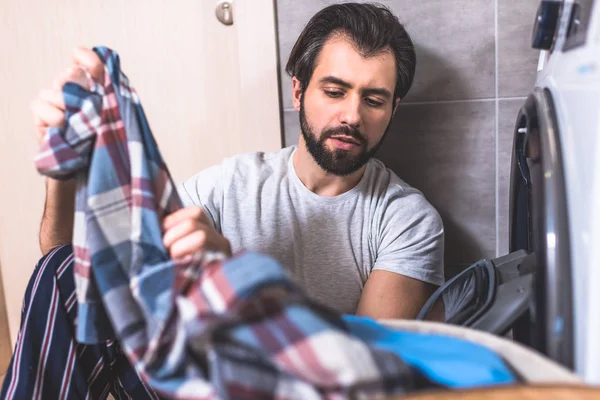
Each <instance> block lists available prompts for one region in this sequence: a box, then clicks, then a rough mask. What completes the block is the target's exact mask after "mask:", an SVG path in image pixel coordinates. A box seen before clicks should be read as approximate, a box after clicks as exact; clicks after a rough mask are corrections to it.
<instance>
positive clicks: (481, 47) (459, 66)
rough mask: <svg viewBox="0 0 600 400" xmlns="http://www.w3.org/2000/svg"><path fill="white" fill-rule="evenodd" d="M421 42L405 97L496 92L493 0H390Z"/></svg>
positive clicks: (421, 98) (468, 96) (455, 97)
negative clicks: (411, 85) (411, 81)
mask: <svg viewBox="0 0 600 400" xmlns="http://www.w3.org/2000/svg"><path fill="white" fill-rule="evenodd" d="M381 3H382V4H385V5H387V6H388V7H390V8H391V9H392V10H393V11H394V13H395V14H396V15H398V17H399V19H400V21H401V22H402V23H403V24H404V25H405V27H406V29H407V31H408V33H409V34H410V35H411V37H412V39H413V42H414V44H415V50H416V53H417V71H416V74H415V80H414V83H413V87H412V88H411V91H410V92H409V94H408V96H407V97H406V99H405V102H413V101H435V100H466V99H480V98H491V97H494V96H495V80H494V68H495V62H494V54H495V46H494V41H495V37H494V1H493V0H427V1H420V2H415V1H414V0H385V1H381Z"/></svg>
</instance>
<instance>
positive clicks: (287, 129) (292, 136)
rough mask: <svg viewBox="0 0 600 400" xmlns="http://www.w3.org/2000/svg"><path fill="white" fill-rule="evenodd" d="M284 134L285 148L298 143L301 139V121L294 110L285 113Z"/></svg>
mask: <svg viewBox="0 0 600 400" xmlns="http://www.w3.org/2000/svg"><path fill="white" fill-rule="evenodd" d="M283 126H284V133H285V135H284V136H283V145H284V146H285V147H287V146H291V145H293V144H297V143H298V138H299V137H300V119H299V115H298V112H297V111H296V110H294V109H291V110H285V111H284V112H283Z"/></svg>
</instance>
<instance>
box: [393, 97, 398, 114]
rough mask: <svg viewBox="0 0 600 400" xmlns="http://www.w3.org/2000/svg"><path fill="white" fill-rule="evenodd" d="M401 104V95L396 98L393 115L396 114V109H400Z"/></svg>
mask: <svg viewBox="0 0 600 400" xmlns="http://www.w3.org/2000/svg"><path fill="white" fill-rule="evenodd" d="M399 106H400V97H398V98H397V99H396V100H395V104H394V111H392V117H394V115H396V111H398V107H399Z"/></svg>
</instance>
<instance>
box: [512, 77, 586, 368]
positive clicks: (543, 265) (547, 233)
mask: <svg viewBox="0 0 600 400" xmlns="http://www.w3.org/2000/svg"><path fill="white" fill-rule="evenodd" d="M559 139H560V137H559V132H558V130H557V123H556V115H555V112H554V105H553V101H552V96H551V94H550V92H549V91H548V90H544V89H541V88H536V90H535V91H534V93H532V94H531V95H530V96H529V97H528V99H527V101H526V102H525V105H524V106H523V107H522V109H521V111H520V112H519V115H518V117H517V123H516V126H515V136H514V144H513V155H512V165H511V186H510V191H511V192H510V212H509V215H510V221H509V225H510V229H509V232H510V251H511V252H514V251H517V250H521V249H523V250H526V251H527V252H528V253H530V256H529V257H527V262H523V263H522V264H521V265H520V273H521V274H529V273H531V274H533V275H534V279H533V282H534V283H533V285H534V296H533V298H532V302H531V306H530V310H529V312H528V313H527V314H526V315H524V316H523V318H521V320H520V321H519V323H518V324H517V325H516V326H515V329H514V338H515V340H517V341H519V342H522V343H524V344H527V345H529V346H532V347H534V348H536V349H538V350H539V351H540V352H542V353H544V354H546V355H547V356H549V357H550V358H552V359H554V360H556V361H558V362H560V363H561V364H563V365H565V366H567V367H569V368H573V364H574V360H573V354H574V347H573V306H572V304H573V298H572V289H571V287H572V285H571V264H570V255H569V248H570V247H569V234H568V220H567V219H568V215H567V206H566V193H565V185H564V174H563V167H562V157H561V151H560V143H559Z"/></svg>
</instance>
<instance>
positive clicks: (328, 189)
mask: <svg viewBox="0 0 600 400" xmlns="http://www.w3.org/2000/svg"><path fill="white" fill-rule="evenodd" d="M292 161H293V165H294V169H295V170H296V175H298V178H300V181H302V183H303V184H304V186H306V188H308V190H310V191H311V192H313V193H315V194H318V195H319V196H326V197H332V196H338V195H340V194H342V193H345V192H347V191H348V190H350V189H352V188H353V187H355V186H356V185H358V183H359V182H360V180H361V178H362V176H363V174H364V173H365V169H366V165H365V166H363V167H361V168H360V169H359V170H358V171H356V172H353V173H352V174H350V175H346V176H337V175H334V174H331V173H328V172H325V171H324V170H323V169H322V168H321V167H320V166H319V164H317V162H316V161H315V159H314V158H313V156H312V155H311V154H310V153H309V152H308V149H307V148H306V142H305V141H304V138H303V137H302V136H300V140H299V142H298V150H297V151H296V152H295V154H294V159H293V160H292Z"/></svg>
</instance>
